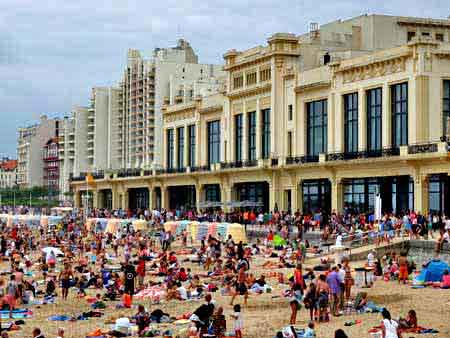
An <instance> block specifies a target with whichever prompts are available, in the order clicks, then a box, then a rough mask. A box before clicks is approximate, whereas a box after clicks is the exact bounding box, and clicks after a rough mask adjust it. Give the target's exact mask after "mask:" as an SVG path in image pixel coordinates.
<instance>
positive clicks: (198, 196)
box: [195, 183, 204, 210]
mask: <svg viewBox="0 0 450 338" xmlns="http://www.w3.org/2000/svg"><path fill="white" fill-rule="evenodd" d="M203 200H204V199H203V188H202V185H201V184H200V183H197V184H195V206H196V208H197V210H200V203H201V202H202V201H203Z"/></svg>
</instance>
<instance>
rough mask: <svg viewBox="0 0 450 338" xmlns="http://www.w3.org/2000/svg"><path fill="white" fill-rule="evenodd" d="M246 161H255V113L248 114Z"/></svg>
mask: <svg viewBox="0 0 450 338" xmlns="http://www.w3.org/2000/svg"><path fill="white" fill-rule="evenodd" d="M247 155H248V156H247V159H248V160H249V161H254V160H256V112H254V111H253V112H250V113H248V149H247Z"/></svg>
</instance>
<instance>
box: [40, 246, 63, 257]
mask: <svg viewBox="0 0 450 338" xmlns="http://www.w3.org/2000/svg"><path fill="white" fill-rule="evenodd" d="M52 251H53V253H54V254H55V256H64V252H62V251H61V250H59V249H58V248H55V247H53V246H48V247H46V248H43V249H42V252H44V253H45V254H46V255H47V256H48V255H50V253H51V252H52Z"/></svg>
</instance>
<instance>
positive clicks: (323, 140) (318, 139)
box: [307, 100, 328, 156]
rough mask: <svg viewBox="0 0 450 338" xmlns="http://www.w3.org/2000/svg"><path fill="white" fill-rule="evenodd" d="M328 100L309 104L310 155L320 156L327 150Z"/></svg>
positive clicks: (308, 139) (308, 135)
mask: <svg viewBox="0 0 450 338" xmlns="http://www.w3.org/2000/svg"><path fill="white" fill-rule="evenodd" d="M327 103H328V101H327V100H320V101H314V102H309V103H308V104H307V132H308V134H307V145H308V156H319V154H320V153H325V152H326V150H327V119H328V114H327Z"/></svg>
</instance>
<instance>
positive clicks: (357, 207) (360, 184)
mask: <svg viewBox="0 0 450 338" xmlns="http://www.w3.org/2000/svg"><path fill="white" fill-rule="evenodd" d="M343 190H344V206H345V207H348V208H351V209H352V210H353V211H355V212H363V211H365V210H366V200H367V199H366V189H365V181H364V179H350V180H348V181H346V182H344V184H343Z"/></svg>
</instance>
